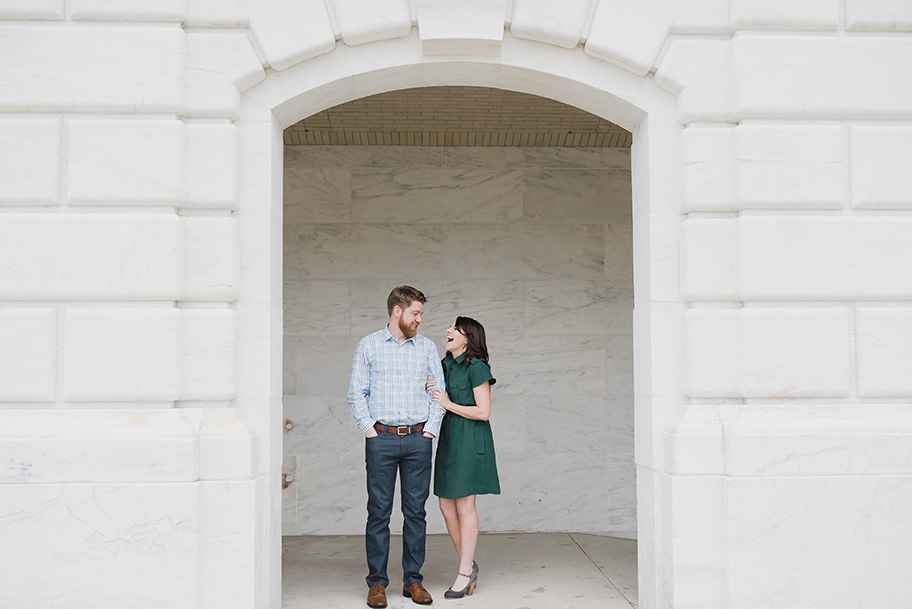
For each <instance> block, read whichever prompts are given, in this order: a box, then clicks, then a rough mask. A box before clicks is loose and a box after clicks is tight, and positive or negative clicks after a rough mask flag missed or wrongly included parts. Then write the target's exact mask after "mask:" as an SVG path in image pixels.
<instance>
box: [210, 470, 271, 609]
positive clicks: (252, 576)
mask: <svg viewBox="0 0 912 609" xmlns="http://www.w3.org/2000/svg"><path fill="white" fill-rule="evenodd" d="M262 486H263V485H262V484H260V483H258V481H255V480H230V481H229V480H226V481H218V482H203V483H201V484H200V485H199V553H200V563H199V599H200V603H199V606H201V607H206V606H210V607H221V608H223V609H229V608H230V609H243V608H244V607H251V606H255V603H256V599H257V585H258V583H257V579H258V569H257V558H258V557H257V554H258V552H257V546H258V542H257V537H258V534H259V532H258V530H257V512H256V510H257V497H259V496H262V494H263V491H264V489H263V488H262Z"/></svg>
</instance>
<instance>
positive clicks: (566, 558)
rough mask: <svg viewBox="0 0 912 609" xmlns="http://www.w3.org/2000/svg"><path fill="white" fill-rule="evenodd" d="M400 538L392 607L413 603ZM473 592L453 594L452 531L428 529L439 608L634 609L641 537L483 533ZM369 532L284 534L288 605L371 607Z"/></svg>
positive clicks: (428, 582)
mask: <svg viewBox="0 0 912 609" xmlns="http://www.w3.org/2000/svg"><path fill="white" fill-rule="evenodd" d="M401 544H402V539H401V537H400V536H398V535H394V536H393V538H392V541H391V544H390V545H391V548H390V567H389V576H390V586H389V588H388V589H387V597H388V600H389V607H390V609H397V608H398V609H404V608H406V607H415V606H416V605H414V604H413V603H412V602H411V601H410V600H409V599H406V598H403V597H402V593H401V586H402V567H401V566H400V565H399V561H400V557H401V556H402V550H401V548H402V545H401ZM475 556H476V560H477V562H478V565H479V568H480V571H479V575H478V585H477V588H476V590H475V594H474V595H472V596H466V597H465V598H463V599H461V600H448V599H444V598H443V593H444V591H445V590H446V589H447V587H449V586H450V584H452V583H453V579H454V578H455V577H456V569H457V567H458V564H457V559H456V552H455V550H454V549H453V546H452V544H451V543H450V539H449V537H447V536H446V535H429V536H428V542H427V560H426V561H425V565H424V569H423V570H422V572H423V573H424V577H425V580H424V585H425V587H426V588H427V589H428V590H429V591H430V592H431V594H432V595H433V596H434V606H437V607H453V608H454V609H455V608H458V607H473V608H474V609H481V608H492V609H494V608H496V609H596V608H598V609H630V608H631V607H636V601H637V580H636V577H637V575H636V573H637V561H636V541H634V540H629V539H617V538H614V537H605V536H601V535H591V534H584V533H499V534H487V535H482V536H481V538H479V540H478V550H477V552H476V555H475ZM365 574H366V566H365V559H364V538H363V537H361V536H319V537H316V536H314V537H309V536H304V537H285V538H284V539H283V547H282V607H283V609H317V608H320V609H323V608H331V607H346V608H348V607H351V608H353V607H366V606H367V605H366V604H365V599H366V597H367V584H366V583H365V582H364V576H365Z"/></svg>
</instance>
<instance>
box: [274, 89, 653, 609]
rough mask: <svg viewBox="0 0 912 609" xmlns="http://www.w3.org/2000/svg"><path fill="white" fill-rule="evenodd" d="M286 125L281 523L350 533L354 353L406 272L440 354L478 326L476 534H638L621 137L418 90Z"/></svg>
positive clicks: (438, 523)
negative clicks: (485, 416) (465, 324)
mask: <svg viewBox="0 0 912 609" xmlns="http://www.w3.org/2000/svg"><path fill="white" fill-rule="evenodd" d="M284 135H285V161H284V223H283V225H284V284H283V289H284V296H283V300H284V303H283V306H284V361H285V364H284V372H283V402H284V416H285V417H286V418H287V419H289V420H291V421H293V424H294V427H293V429H291V430H289V431H286V433H285V436H284V438H285V440H284V446H285V448H284V461H285V464H284V470H285V472H286V473H287V474H291V475H292V476H293V479H294V482H293V483H292V484H290V485H289V486H288V487H287V488H286V489H285V490H284V491H283V527H282V529H283V534H284V535H286V536H298V535H306V536H314V535H317V536H324V535H363V527H364V519H365V509H364V505H365V502H366V493H365V491H364V475H365V474H364V465H363V439H362V435H361V433H360V431H359V430H358V429H357V427H356V426H355V425H354V423H353V421H352V418H351V415H350V413H349V407H348V404H347V401H346V396H345V394H346V391H347V387H348V373H349V367H350V363H351V356H352V353H353V351H354V348H355V345H356V343H357V341H358V340H359V339H360V338H361V337H362V336H364V335H366V334H368V333H370V332H373V331H375V330H377V329H379V328H381V327H383V325H384V324H385V323H386V320H387V315H386V311H385V299H386V295H387V293H388V292H389V290H390V289H391V288H392V287H393V286H395V285H399V284H401V283H409V284H411V285H414V286H416V287H418V288H419V289H421V290H422V291H424V292H425V294H426V295H427V297H428V299H429V301H428V303H427V305H426V308H425V319H424V322H423V324H422V326H421V328H420V330H419V332H421V333H422V334H425V335H426V336H429V337H430V338H432V339H433V340H435V342H437V344H438V347H439V350H440V352H441V353H444V350H443V337H444V330H445V329H446V328H447V327H448V326H449V325H450V324H451V323H452V321H453V319H454V318H455V316H456V315H468V316H471V317H475V318H476V319H478V320H479V321H480V322H482V324H484V325H485V327H486V329H487V331H488V345H489V349H490V352H491V363H492V369H493V372H494V374H495V377H497V379H498V383H497V385H495V388H494V391H493V402H494V407H493V415H492V425H493V426H494V433H495V445H496V448H497V454H498V466H499V469H500V475H501V482H502V489H503V490H502V494H501V495H499V496H487V497H481V498H479V516H480V520H481V529H482V531H483V532H499V533H517V532H523V533H545V532H554V531H561V532H578V533H579V532H582V533H595V534H599V535H606V536H614V537H619V538H626V539H633V538H635V537H636V467H635V463H634V445H633V419H634V415H633V413H634V399H633V356H632V343H633V336H632V334H633V320H632V317H633V315H632V313H633V266H632V215H631V179H630V144H631V139H632V136H631V134H630V133H629V132H628V131H626V130H624V129H622V128H620V127H618V126H617V125H614V124H612V123H610V122H608V121H606V120H604V119H601V118H599V117H596V116H594V115H591V114H589V113H587V112H584V111H582V110H579V109H577V108H573V107H571V106H567V105H564V104H561V103H558V102H555V101H553V100H548V99H545V98H541V97H536V96H532V95H526V94H522V93H516V92H511V91H505V90H500V89H488V88H484V87H430V88H423V89H409V90H403V91H394V92H390V93H386V94H380V95H375V96H371V97H367V98H362V99H359V100H355V101H353V102H349V103H347V104H343V105H341V106H336V107H334V108H330V109H328V110H326V111H323V112H321V113H319V114H316V115H313V116H311V117H307V118H305V119H304V120H302V121H300V122H298V123H296V124H294V125H292V126H290V127H288V128H287V129H286V130H285V133H284ZM327 144H328V145H327ZM427 507H428V524H429V528H428V531H429V533H445V527H444V525H443V519H442V517H441V516H440V513H439V510H438V508H437V505H436V500H435V498H434V497H433V496H432V497H431V499H430V500H429V501H428V506H427ZM397 514H398V503H397V506H396V508H395V509H394V516H393V519H392V523H391V526H392V527H393V531H394V532H398V530H399V526H400V525H401V516H397ZM359 556H360V554H359ZM634 560H635V559H634ZM397 561H398V559H397V558H396V557H395V556H393V557H391V563H392V564H396V562H397ZM359 573H360V572H359ZM632 600H635V593H634V596H633V597H632Z"/></svg>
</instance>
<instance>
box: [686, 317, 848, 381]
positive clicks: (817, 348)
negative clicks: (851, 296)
mask: <svg viewBox="0 0 912 609" xmlns="http://www.w3.org/2000/svg"><path fill="white" fill-rule="evenodd" d="M686 320H687V326H686V341H685V345H686V349H687V351H686V353H685V361H686V372H685V374H686V389H685V390H686V391H687V392H688V394H689V395H693V396H699V397H727V396H743V397H755V398H776V397H846V396H847V395H848V393H849V369H850V368H849V335H848V313H847V310H846V309H840V308H834V309H823V308H781V307H776V308H762V307H749V308H745V309H693V310H690V311H688V313H687V316H686Z"/></svg>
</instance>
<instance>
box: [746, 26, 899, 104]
mask: <svg viewBox="0 0 912 609" xmlns="http://www.w3.org/2000/svg"><path fill="white" fill-rule="evenodd" d="M731 45H732V55H731V61H732V63H731V70H732V71H731V74H732V81H733V87H732V89H733V104H734V115H735V117H737V118H742V119H743V118H779V117H782V118H785V117H788V118H791V119H795V118H854V117H857V118H868V119H870V118H875V117H877V118H884V119H887V118H896V119H900V118H909V117H910V116H912V106H910V105H909V103H908V99H909V95H910V93H912V71H909V70H902V69H901V68H900V66H904V65H908V64H909V62H910V61H912V40H910V39H909V38H906V37H851V38H850V37H845V36H787V37H782V36H772V35H769V36H766V35H757V36H739V37H735V38H734V40H732V42H731ZM808 74H813V75H814V77H813V78H808V76H807V75H808ZM770 82H775V83H777V85H776V86H773V87H771V86H769V83H770Z"/></svg>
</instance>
